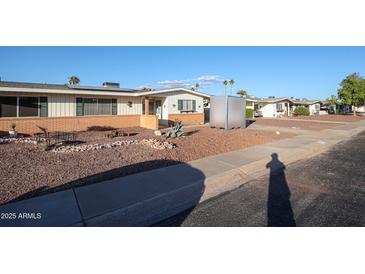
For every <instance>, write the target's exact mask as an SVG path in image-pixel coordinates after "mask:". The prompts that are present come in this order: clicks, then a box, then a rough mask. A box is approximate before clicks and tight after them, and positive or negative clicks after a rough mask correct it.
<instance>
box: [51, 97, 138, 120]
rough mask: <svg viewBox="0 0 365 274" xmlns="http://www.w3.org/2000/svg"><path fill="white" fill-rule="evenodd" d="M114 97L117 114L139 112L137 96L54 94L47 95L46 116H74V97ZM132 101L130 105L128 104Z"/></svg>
mask: <svg viewBox="0 0 365 274" xmlns="http://www.w3.org/2000/svg"><path fill="white" fill-rule="evenodd" d="M77 97H81V98H115V99H117V103H118V111H117V114H118V115H128V114H141V113H142V99H141V98H139V97H122V96H91V95H88V96H79V95H66V94H54V95H48V116H49V117H63V116H76V98H77ZM128 102H132V106H131V107H130V106H128Z"/></svg>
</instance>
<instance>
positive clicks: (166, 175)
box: [0, 160, 205, 226]
mask: <svg viewBox="0 0 365 274" xmlns="http://www.w3.org/2000/svg"><path fill="white" fill-rule="evenodd" d="M177 165H179V166H177ZM156 167H169V168H168V169H161V168H157V169H156ZM144 171H150V172H144ZM127 174H128V175H132V176H125V175H127ZM114 179H116V180H114ZM108 180H113V181H109V182H105V181H108ZM204 181H205V175H204V174H203V173H202V172H201V171H200V170H198V169H196V168H193V167H191V166H190V165H188V164H186V163H183V162H179V161H172V160H153V161H146V162H142V163H136V164H132V165H128V166H124V167H120V168H115V169H111V170H109V171H106V172H101V173H98V174H94V175H91V176H87V177H84V178H80V179H78V180H74V181H71V182H69V183H66V184H63V185H59V186H55V187H50V186H47V185H45V186H42V187H39V188H37V189H34V190H31V191H29V192H27V193H25V194H23V195H20V196H18V197H17V198H15V199H13V200H11V201H9V202H7V203H6V204H3V205H10V204H11V203H14V202H19V201H21V200H25V199H29V198H33V197H36V196H42V195H45V194H48V193H54V192H58V191H62V190H66V189H70V188H78V187H81V188H80V189H79V190H78V191H77V192H79V191H80V190H81V189H83V186H87V185H95V189H94V190H93V191H92V192H89V194H88V197H87V203H86V207H92V208H95V210H96V211H97V210H99V209H98V208H103V207H107V208H109V207H110V208H115V209H118V208H124V207H129V206H131V205H135V204H141V205H143V216H147V215H149V214H150V215H151V219H156V221H155V223H156V222H160V221H161V220H162V219H166V218H169V217H171V216H173V215H175V214H178V213H180V212H181V211H184V215H185V217H187V216H188V215H189V213H190V212H191V211H192V210H193V209H194V208H195V206H196V205H197V204H198V203H199V201H200V198H201V196H202V195H203V193H204V190H205V186H204ZM78 198H79V197H78ZM59 210H62V208H60V209H59ZM133 210H134V209H131V212H132V211H133ZM138 210H140V209H138ZM136 212H137V211H136ZM133 214H137V215H136V216H137V217H138V214H140V213H133ZM169 214H171V215H169ZM160 216H161V217H160ZM137 217H136V218H137ZM148 217H149V216H148ZM159 218H160V219H159ZM184 219H185V218H181V219H180V220H179V222H176V223H175V225H176V226H179V225H180V224H181V223H182V222H183V221H184ZM130 223H133V219H132V218H129V219H128V221H126V222H124V221H123V220H122V221H121V222H119V223H118V222H116V224H115V225H114V224H111V225H109V224H108V223H106V224H105V225H106V226H128V225H129V224H130ZM136 223H137V225H138V223H139V222H138V221H137V222H136ZM141 223H142V225H144V222H143V221H141ZM101 225H103V226H104V224H101ZM0 226H1V225H0Z"/></svg>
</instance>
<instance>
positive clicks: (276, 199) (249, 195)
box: [156, 132, 365, 226]
mask: <svg viewBox="0 0 365 274" xmlns="http://www.w3.org/2000/svg"><path fill="white" fill-rule="evenodd" d="M273 166H276V167H277V166H279V167H280V168H279V169H275V171H274V172H270V175H269V176H265V177H262V178H260V179H256V180H253V181H250V182H249V183H246V184H245V185H243V186H241V187H240V188H238V189H235V190H233V191H231V192H228V193H224V194H222V195H220V196H218V197H215V198H213V199H210V200H207V201H205V202H203V203H201V204H199V205H197V206H196V207H195V208H192V209H189V210H187V211H185V212H182V213H181V214H178V215H176V216H174V217H171V218H169V219H167V220H165V221H162V222H160V223H158V224H156V226H364V225H365V132H362V133H360V134H359V135H357V136H355V137H353V138H352V139H351V140H348V141H346V142H342V143H340V144H338V145H336V146H335V147H334V148H332V149H331V150H329V151H327V152H325V153H322V154H320V155H318V156H316V157H314V158H311V159H306V160H302V161H299V162H296V163H294V164H291V165H289V166H285V165H284V164H283V163H282V162H281V161H280V155H273V156H272V160H271V161H270V162H268V163H267V165H266V167H267V168H268V169H270V170H271V168H272V167H273Z"/></svg>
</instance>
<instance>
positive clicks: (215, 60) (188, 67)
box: [0, 47, 365, 99]
mask: <svg viewBox="0 0 365 274" xmlns="http://www.w3.org/2000/svg"><path fill="white" fill-rule="evenodd" d="M352 72H359V73H360V74H362V75H364V74H365V47H0V76H1V79H2V80H3V81H23V82H40V83H44V82H46V83H65V82H67V77H69V76H70V75H76V76H78V77H79V78H80V80H81V83H80V84H82V85H97V86H99V85H101V83H102V82H104V81H111V82H119V83H120V84H121V86H122V87H128V88H139V87H143V86H150V87H154V88H162V87H172V86H186V87H190V86H192V85H194V84H195V83H196V82H199V83H200V84H201V86H202V88H201V90H202V91H204V92H206V93H209V94H223V92H224V87H223V84H222V83H221V81H222V80H223V79H227V80H229V79H234V80H235V82H236V84H235V86H234V90H235V91H236V90H238V89H241V88H242V89H245V90H247V91H248V92H249V94H251V95H255V96H258V97H267V96H270V95H274V96H277V97H278V96H294V97H300V98H302V97H306V98H313V99H325V98H326V97H328V96H330V95H331V94H336V91H337V88H338V84H339V82H340V81H341V80H342V79H343V78H344V77H345V76H346V75H348V74H350V73H352Z"/></svg>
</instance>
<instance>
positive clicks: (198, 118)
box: [169, 113, 204, 125]
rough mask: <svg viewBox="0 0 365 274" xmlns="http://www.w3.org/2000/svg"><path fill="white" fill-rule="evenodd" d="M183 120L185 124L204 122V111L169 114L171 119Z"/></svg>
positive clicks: (173, 120)
mask: <svg viewBox="0 0 365 274" xmlns="http://www.w3.org/2000/svg"><path fill="white" fill-rule="evenodd" d="M177 120H178V121H181V122H182V123H183V124H185V125H201V124H204V113H187V114H169V121H172V122H175V121H177Z"/></svg>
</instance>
